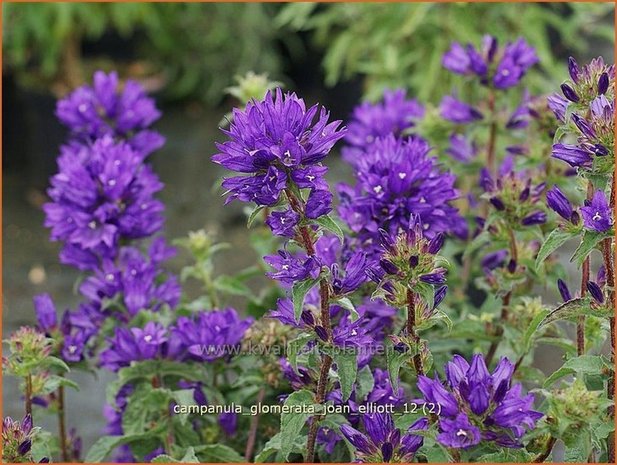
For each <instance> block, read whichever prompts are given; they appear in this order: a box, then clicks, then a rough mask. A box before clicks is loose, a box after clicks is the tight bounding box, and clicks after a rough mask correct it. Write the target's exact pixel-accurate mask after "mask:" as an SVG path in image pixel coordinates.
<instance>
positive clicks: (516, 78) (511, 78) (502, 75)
mask: <svg viewBox="0 0 617 465" xmlns="http://www.w3.org/2000/svg"><path fill="white" fill-rule="evenodd" d="M537 62H538V56H537V55H536V51H535V49H534V48H533V47H531V46H530V45H529V44H528V43H527V42H525V39H523V38H522V37H521V38H519V39H517V40H516V42H512V43H508V44H507V45H506V47H505V49H504V51H503V56H502V57H501V60H500V61H499V63H498V65H497V69H496V70H495V75H494V76H493V84H494V85H495V87H496V88H498V89H507V88H509V87H513V86H515V85H517V84H518V83H519V82H520V80H521V79H522V77H523V76H524V75H525V73H526V72H527V70H528V69H529V68H531V67H532V66H533V65H535V64H536V63H537Z"/></svg>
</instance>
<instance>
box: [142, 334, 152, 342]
mask: <svg viewBox="0 0 617 465" xmlns="http://www.w3.org/2000/svg"><path fill="white" fill-rule="evenodd" d="M151 340H152V336H151V335H150V334H146V335H145V336H144V341H146V342H150V341H151Z"/></svg>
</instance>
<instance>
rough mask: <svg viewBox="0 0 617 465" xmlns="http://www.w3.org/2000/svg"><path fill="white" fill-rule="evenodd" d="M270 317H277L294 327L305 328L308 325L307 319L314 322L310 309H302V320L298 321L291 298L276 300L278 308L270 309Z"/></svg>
mask: <svg viewBox="0 0 617 465" xmlns="http://www.w3.org/2000/svg"><path fill="white" fill-rule="evenodd" d="M267 317H268V318H275V319H277V320H279V321H280V322H281V323H283V324H284V325H288V326H293V327H294V328H304V327H306V325H307V323H306V322H307V321H309V322H310V321H311V319H312V320H313V322H314V318H311V317H312V314H311V313H310V312H309V311H308V310H302V314H301V317H300V321H296V318H295V316H294V308H293V302H292V301H291V299H287V298H285V299H278V300H277V301H276V309H274V310H270V312H269V313H268V315H267Z"/></svg>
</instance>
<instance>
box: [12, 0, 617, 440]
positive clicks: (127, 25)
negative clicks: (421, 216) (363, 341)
mask: <svg viewBox="0 0 617 465" xmlns="http://www.w3.org/2000/svg"><path fill="white" fill-rule="evenodd" d="M2 8H3V69H2V82H3V122H4V124H3V128H2V131H3V147H2V149H3V170H4V175H3V180H2V181H3V182H2V188H3V237H4V246H5V247H4V254H3V258H2V259H3V266H4V270H5V272H4V275H3V289H4V295H3V322H4V334H3V337H6V336H7V335H8V334H9V333H10V332H12V331H14V330H15V329H16V328H17V327H19V326H21V325H24V324H30V323H32V322H33V320H34V312H33V308H32V296H33V295H35V294H38V293H41V292H50V293H51V294H52V295H53V296H54V300H55V301H56V303H57V305H58V307H59V310H64V308H67V307H72V306H74V305H76V304H77V302H78V300H79V297H78V296H77V295H76V294H75V293H74V292H73V282H74V280H75V279H76V278H77V273H76V271H75V270H72V269H70V268H68V267H63V266H60V265H59V264H58V258H57V254H58V245H57V244H55V243H50V242H49V241H48V231H47V230H46V229H44V228H43V214H42V212H41V209H40V206H41V204H42V203H43V202H44V201H45V188H46V187H47V185H48V184H47V183H48V181H47V180H48V177H49V176H50V175H52V174H53V173H54V172H55V158H56V156H57V154H58V147H59V145H60V144H61V143H62V142H63V141H64V140H65V138H66V131H65V129H64V128H63V127H62V126H61V125H60V124H59V123H58V122H57V121H56V120H55V117H54V108H55V101H56V99H57V98H58V97H61V96H63V95H65V94H66V93H67V92H69V91H70V90H71V89H73V88H75V87H76V86H78V85H80V84H82V83H84V82H87V81H88V80H89V79H90V78H91V76H92V72H93V71H94V70H96V69H104V70H118V72H119V74H120V75H121V77H123V78H134V79H137V80H139V81H140V82H141V83H142V84H143V85H144V86H146V88H147V89H148V90H149V91H150V92H152V93H153V95H154V97H155V98H156V100H157V105H158V106H159V108H161V109H162V111H163V117H162V118H161V120H160V121H159V122H157V124H156V128H157V130H159V131H160V132H161V133H162V134H163V135H164V136H165V137H166V138H167V144H166V145H165V147H164V148H163V149H162V150H160V151H159V152H157V153H156V154H154V155H153V156H152V157H151V161H152V163H153V165H154V169H155V170H156V171H157V173H158V174H159V176H160V177H161V179H162V181H163V182H164V183H165V186H166V187H165V189H164V191H163V192H162V193H161V196H160V197H161V199H162V200H163V201H164V202H165V204H166V206H167V210H166V215H167V227H166V235H167V237H169V238H170V239H171V238H175V237H180V236H184V235H186V234H187V233H188V231H191V230H196V229H199V228H202V227H206V228H207V229H208V230H209V231H214V232H216V231H218V232H219V237H221V236H222V237H223V239H224V240H226V241H228V242H230V243H231V244H232V250H234V253H230V254H224V255H222V259H221V261H220V263H218V265H219V266H220V269H221V271H222V272H227V273H228V272H233V271H234V270H237V269H239V268H241V267H244V266H247V265H249V264H251V263H253V262H254V260H255V259H256V258H257V257H255V256H254V253H253V252H252V251H251V249H250V248H249V247H248V245H247V236H246V226H245V224H246V221H245V217H244V214H243V211H242V208H241V206H239V205H237V204H235V203H233V204H230V205H228V206H226V207H224V206H223V200H222V199H221V197H220V192H218V191H216V190H215V189H213V186H214V185H215V183H216V182H217V180H218V179H219V177H220V176H221V175H222V170H220V169H219V167H218V166H216V165H214V164H212V163H210V161H209V158H210V156H211V155H212V154H213V153H214V152H215V147H214V141H215V140H220V139H221V134H220V132H219V131H218V126H219V123H220V121H221V120H222V118H223V117H224V115H225V114H226V113H228V112H229V110H230V108H231V107H232V106H233V105H237V104H238V96H239V95H244V97H246V91H248V90H250V89H246V88H245V89H238V88H236V89H235V91H232V92H229V91H227V89H228V88H229V87H230V86H234V85H236V83H237V81H236V79H235V78H236V77H237V76H243V75H245V73H247V72H249V71H254V72H256V73H267V74H268V75H269V77H270V79H273V80H277V81H280V82H282V83H283V85H284V86H285V87H286V88H287V89H290V90H294V91H296V92H298V93H299V94H300V95H301V96H303V97H304V98H305V99H306V100H307V102H309V103H314V102H315V101H320V102H321V103H322V104H324V105H326V106H327V107H328V108H330V109H331V110H332V113H333V117H334V118H337V119H347V118H348V117H349V114H350V112H351V110H352V108H353V106H354V105H355V104H357V102H358V101H359V100H360V99H362V98H370V99H376V98H378V97H379V96H380V95H381V91H382V90H383V88H385V87H405V88H407V89H408V90H409V95H411V96H415V97H418V98H419V99H420V100H421V101H422V102H423V103H427V102H433V103H437V102H438V101H439V100H438V99H439V98H440V97H441V95H443V94H444V93H446V92H449V90H450V84H451V79H452V76H451V73H444V72H443V70H442V68H441V56H442V54H443V52H444V51H445V50H446V49H447V48H448V47H449V44H450V42H451V41H453V40H458V41H460V42H463V43H466V42H474V43H478V42H479V40H480V38H481V37H482V35H484V34H486V33H488V34H493V35H495V36H497V37H498V38H499V40H500V42H501V43H504V42H507V41H510V40H514V39H515V38H516V37H518V36H519V35H522V36H524V37H525V38H526V39H527V41H528V42H529V43H530V44H531V45H533V46H534V47H536V49H537V52H538V55H539V56H540V60H541V62H540V65H538V66H536V67H534V69H533V70H532V71H531V72H530V73H529V75H528V77H527V78H526V82H527V84H528V85H529V87H530V90H532V91H533V92H535V93H542V92H551V91H554V90H555V89H556V88H557V86H558V85H559V84H560V82H561V81H562V79H564V78H565V76H566V72H567V71H566V59H567V57H568V56H569V55H574V56H575V57H576V58H577V59H578V60H579V62H585V61H587V60H589V59H590V58H591V57H593V56H597V55H604V56H605V57H606V58H607V59H609V60H611V59H612V58H611V57H612V56H613V44H614V27H613V17H614V4H612V3H569V4H565V3H554V4H552V3H542V4H539V3H538V4H536V3H525V4H511V3H507V4H500V3H490V4H489V3H487V4H464V3H456V4H434V3H415V4H405V3H400V4H371V3H358V4H342V3H339V4H314V3H297V4H259V3H252V4H242V3H235V4H231V3H220V4H193V3H191V4H188V3H173V4H172V3H118V4H108V3H107V4H102V3H87V4H86V3H44V4H43V3H36V4H35V3H9V4H7V3H4V4H3V5H2ZM248 93H249V94H250V92H248ZM328 165H329V167H330V172H329V178H330V181H332V182H335V181H340V180H341V179H345V178H346V177H348V176H349V174H350V173H349V169H348V167H346V166H345V165H344V164H343V163H341V161H340V159H339V158H338V157H337V156H336V155H335V154H334V155H332V156H331V157H329V160H328ZM181 263H182V257H180V258H178V259H177V260H176V261H174V262H173V263H172V268H174V269H176V270H177V269H178V268H179V267H180V265H181ZM558 362H559V361H558V360H557V363H558ZM99 376H100V378H99V379H98V380H96V379H94V378H93V377H92V376H91V375H89V374H78V375H75V379H76V380H77V381H78V382H79V383H80V385H81V390H82V393H77V394H71V396H70V399H69V402H68V412H67V413H68V421H69V424H70V425H71V426H77V427H78V430H79V433H80V434H81V435H83V437H84V443H85V444H84V445H85V448H86V449H87V448H88V447H89V446H90V445H91V444H92V442H93V441H94V440H95V439H96V438H97V437H99V436H100V432H101V429H102V427H103V419H102V415H101V407H102V404H103V401H104V397H105V396H104V389H105V384H106V383H107V382H108V381H109V380H110V379H113V377H111V376H110V375H109V373H103V372H101V373H100V374H99ZM3 395H4V400H5V402H4V406H5V412H4V413H5V414H8V415H15V416H18V415H21V407H20V406H19V403H18V402H16V401H15V400H16V399H17V396H18V394H17V390H16V386H15V385H14V384H13V381H12V380H5V386H4V394H3ZM44 426H46V427H47V428H49V429H50V430H52V431H54V430H55V424H54V423H53V422H50V424H48V425H44Z"/></svg>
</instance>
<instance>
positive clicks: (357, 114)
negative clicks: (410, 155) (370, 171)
mask: <svg viewBox="0 0 617 465" xmlns="http://www.w3.org/2000/svg"><path fill="white" fill-rule="evenodd" d="M422 116H424V108H423V107H422V105H420V104H419V103H418V102H417V101H416V100H406V98H405V91H404V90H402V89H399V90H394V91H392V90H386V91H384V96H383V102H381V103H376V104H371V103H369V102H365V103H363V104H361V105H359V106H357V107H356V108H355V109H354V111H353V117H352V120H351V122H350V123H349V128H348V130H347V134H346V135H345V142H346V143H347V144H349V146H348V147H344V148H343V158H344V159H345V160H346V161H347V162H348V163H350V164H351V165H356V163H357V161H358V159H359V158H362V156H363V155H362V154H363V152H364V151H365V149H366V147H367V145H370V144H372V143H373V142H374V141H375V140H376V139H378V138H380V137H386V136H388V135H390V134H393V135H394V136H395V137H400V136H402V135H403V133H404V132H405V131H406V130H407V129H409V128H412V127H413V126H414V125H415V123H414V122H415V120H417V119H420V118H422Z"/></svg>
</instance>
